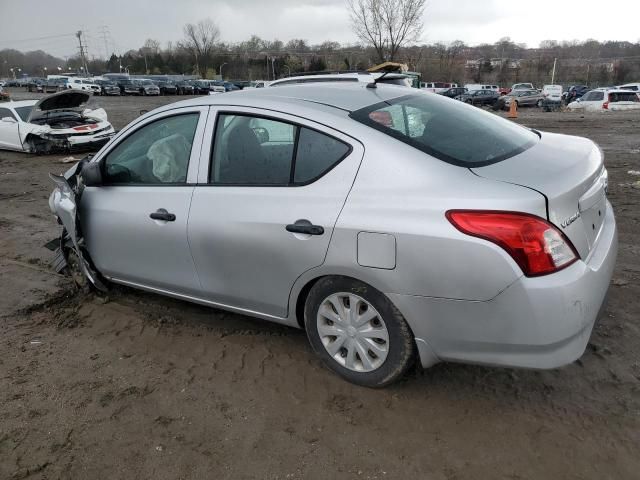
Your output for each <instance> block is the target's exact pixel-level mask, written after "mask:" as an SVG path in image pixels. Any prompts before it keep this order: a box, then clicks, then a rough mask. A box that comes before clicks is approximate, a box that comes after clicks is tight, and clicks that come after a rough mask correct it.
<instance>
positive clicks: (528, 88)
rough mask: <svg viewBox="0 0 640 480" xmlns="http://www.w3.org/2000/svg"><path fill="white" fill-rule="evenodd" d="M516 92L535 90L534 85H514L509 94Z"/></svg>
mask: <svg viewBox="0 0 640 480" xmlns="http://www.w3.org/2000/svg"><path fill="white" fill-rule="evenodd" d="M514 90H535V88H534V86H533V83H514V84H513V85H511V89H510V90H509V93H511V92H513V91H514Z"/></svg>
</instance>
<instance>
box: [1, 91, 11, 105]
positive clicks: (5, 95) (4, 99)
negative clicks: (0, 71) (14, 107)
mask: <svg viewBox="0 0 640 480" xmlns="http://www.w3.org/2000/svg"><path fill="white" fill-rule="evenodd" d="M10 100H11V97H10V96H9V94H8V93H7V92H6V91H5V90H4V88H3V87H0V102H8V101H10Z"/></svg>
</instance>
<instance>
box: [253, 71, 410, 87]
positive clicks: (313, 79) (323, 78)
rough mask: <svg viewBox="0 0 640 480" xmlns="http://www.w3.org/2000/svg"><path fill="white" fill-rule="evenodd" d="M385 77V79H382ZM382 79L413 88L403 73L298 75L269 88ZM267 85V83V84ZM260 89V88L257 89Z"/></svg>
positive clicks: (381, 81) (368, 81) (272, 83)
mask: <svg viewBox="0 0 640 480" xmlns="http://www.w3.org/2000/svg"><path fill="white" fill-rule="evenodd" d="M383 75H384V77H383V78H381V77H382V76H383ZM378 78H381V80H380V81H379V83H385V84H390V85H399V86H402V87H411V77H410V76H409V75H404V74H402V73H387V74H384V73H370V72H342V73H340V72H338V73H332V72H326V73H317V74H312V75H298V76H294V77H285V78H281V79H279V80H273V81H272V82H270V83H269V85H265V86H268V87H281V86H283V85H293V84H301V83H318V82H344V83H357V82H360V83H372V82H373V81H374V80H376V79H378ZM265 83H266V82H265ZM256 88H259V87H256Z"/></svg>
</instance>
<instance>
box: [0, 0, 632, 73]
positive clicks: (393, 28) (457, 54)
mask: <svg viewBox="0 0 640 480" xmlns="http://www.w3.org/2000/svg"><path fill="white" fill-rule="evenodd" d="M349 8H350V12H351V21H352V27H353V30H354V32H355V33H356V36H357V37H358V39H359V40H360V43H356V44H351V45H341V44H339V43H337V42H334V41H326V42H323V43H320V44H310V43H309V42H307V41H306V40H304V39H298V38H294V39H291V40H289V41H287V42H286V43H285V42H283V41H281V40H279V39H274V40H266V39H262V38H260V37H258V36H255V35H253V36H251V37H250V38H249V39H248V40H245V41H243V42H238V43H228V42H225V41H223V40H222V39H221V37H220V31H219V29H218V27H217V25H216V23H215V22H214V21H213V20H211V19H204V20H202V21H200V22H198V23H194V24H187V25H185V26H184V27H183V32H182V33H183V38H182V39H181V40H179V41H176V42H169V43H167V44H166V45H164V46H162V45H161V44H160V42H158V41H157V40H154V39H148V40H146V41H145V43H144V44H143V45H142V46H141V47H140V48H138V49H131V50H128V51H126V52H124V53H122V54H121V55H117V54H115V53H114V54H112V55H111V56H110V58H108V59H100V58H93V59H91V60H90V61H89V62H88V68H89V71H90V72H91V73H92V74H101V73H106V72H112V73H114V72H115V73H117V72H123V73H130V74H185V75H198V76H200V77H203V78H213V77H214V76H215V75H219V74H220V73H221V72H222V76H223V77H224V78H225V79H238V80H240V79H242V80H247V79H248V80H257V79H262V80H270V79H275V78H281V77H283V76H287V75H294V74H296V73H300V72H309V71H321V70H364V69H367V68H369V67H370V66H372V65H375V64H377V63H380V62H382V61H386V60H393V61H398V62H401V63H405V64H406V65H407V66H408V68H409V70H412V71H418V72H420V73H422V76H423V80H425V81H441V82H456V83H459V84H460V83H465V82H473V83H489V82H490V83H497V84H501V85H507V84H509V83H512V82H518V81H531V82H534V83H536V84H542V83H549V82H550V81H551V76H552V74H555V78H554V81H555V82H556V83H587V84H590V85H608V84H616V83H623V82H627V81H638V80H640V42H636V43H631V42H619V41H607V42H598V41H596V40H586V41H571V42H567V41H555V40H547V41H544V42H541V44H540V45H539V46H538V47H537V48H528V47H527V46H526V45H523V44H518V43H515V42H513V41H511V39H510V38H508V37H505V38H501V39H500V40H498V41H497V42H495V43H486V44H481V45H476V46H470V45H467V44H465V43H464V42H462V41H454V42H450V43H447V44H443V43H432V44H417V40H418V38H419V37H420V34H421V32H422V23H421V22H422V20H421V19H422V18H423V16H422V15H421V13H420V12H424V8H425V0H350V1H349ZM554 62H555V71H554V69H553V67H554ZM0 67H2V68H1V69H0V77H11V76H12V74H14V73H16V70H17V69H20V73H22V74H29V75H32V76H42V75H44V74H46V73H53V72H58V71H80V67H81V62H80V59H79V58H77V57H71V58H69V59H68V60H67V61H64V60H62V59H60V58H56V57H53V56H51V55H48V54H47V53H45V52H43V51H34V52H26V53H23V52H18V51H16V50H2V51H0ZM11 68H13V69H14V72H11V71H10V69H11ZM45 69H46V70H45Z"/></svg>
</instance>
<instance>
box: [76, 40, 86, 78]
mask: <svg viewBox="0 0 640 480" xmlns="http://www.w3.org/2000/svg"><path fill="white" fill-rule="evenodd" d="M76 37H78V44H79V45H80V46H79V48H80V61H81V62H82V66H83V67H84V73H85V75H87V76H88V75H89V68H88V67H87V47H86V46H85V45H83V44H82V30H78V31H77V32H76Z"/></svg>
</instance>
